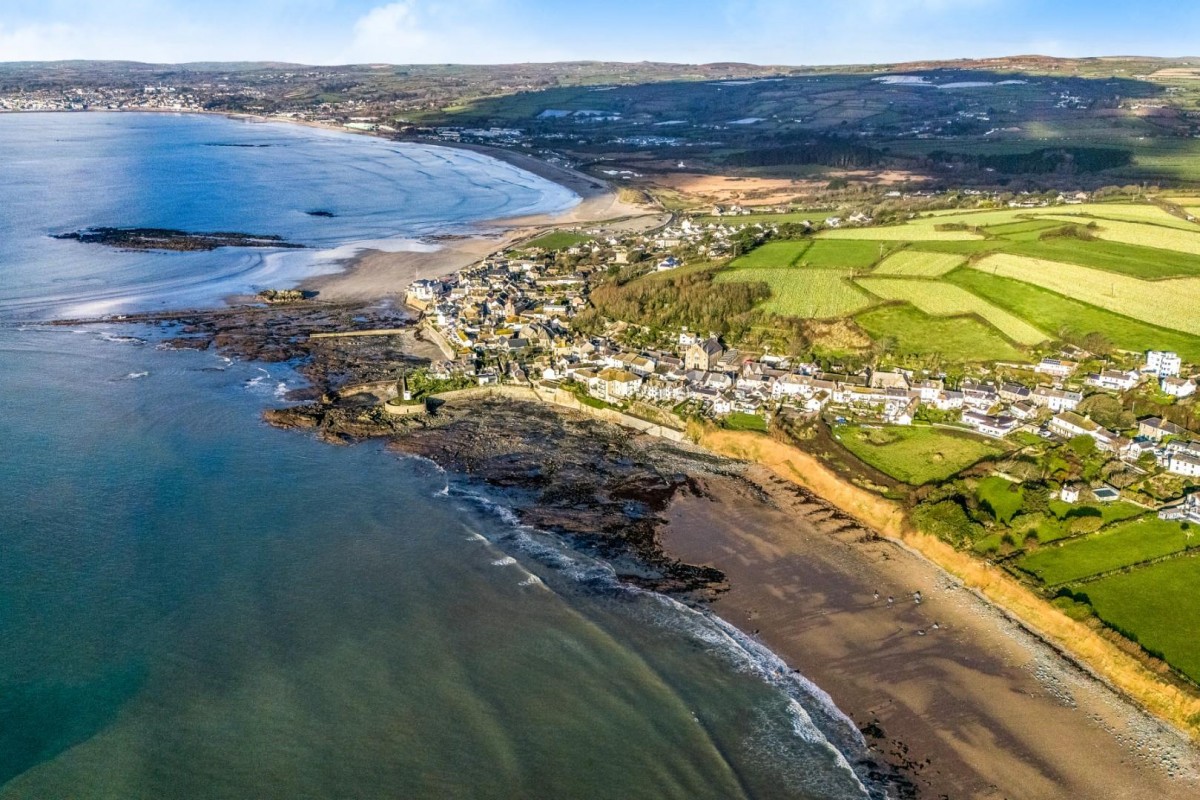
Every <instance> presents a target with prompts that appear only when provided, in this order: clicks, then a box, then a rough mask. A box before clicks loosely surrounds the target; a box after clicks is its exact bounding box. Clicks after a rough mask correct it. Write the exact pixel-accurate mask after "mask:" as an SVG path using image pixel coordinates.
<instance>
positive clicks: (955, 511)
mask: <svg viewBox="0 0 1200 800" xmlns="http://www.w3.org/2000/svg"><path fill="white" fill-rule="evenodd" d="M912 522H913V524H914V525H916V526H917V528H918V529H919V530H921V531H923V532H924V533H928V534H931V535H933V536H936V537H938V538H939V539H943V540H945V541H947V542H950V543H951V544H953V545H954V546H956V547H962V546H963V545H966V544H969V543H970V542H972V541H974V539H975V538H976V537H977V536H978V535H979V534H981V533H982V532H983V529H982V528H981V527H980V526H979V525H977V524H976V523H974V522H972V521H971V519H970V517H968V516H967V512H966V511H965V510H964V509H963V507H962V506H961V505H959V504H958V503H956V502H954V501H953V500H943V501H942V502H940V503H930V504H922V505H919V506H917V507H916V508H915V509H913V512H912Z"/></svg>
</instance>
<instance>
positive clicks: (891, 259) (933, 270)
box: [873, 250, 967, 278]
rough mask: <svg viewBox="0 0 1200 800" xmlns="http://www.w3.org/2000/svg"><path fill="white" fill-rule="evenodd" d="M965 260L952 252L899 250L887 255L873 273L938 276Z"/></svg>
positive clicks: (955, 267) (916, 276) (925, 276)
mask: <svg viewBox="0 0 1200 800" xmlns="http://www.w3.org/2000/svg"><path fill="white" fill-rule="evenodd" d="M966 261H967V259H966V258H964V257H963V256H961V255H956V254H954V253H926V252H923V251H920V250H901V251H900V252H899V253H895V254H893V255H890V256H888V257H887V258H885V259H884V260H883V262H882V263H880V264H879V266H877V267H875V269H874V270H873V274H875V275H900V276H903V277H909V278H940V277H941V276H943V275H945V274H946V273H947V272H950V271H951V270H953V269H957V268H958V267H961V266H962V265H963V264H965V263H966Z"/></svg>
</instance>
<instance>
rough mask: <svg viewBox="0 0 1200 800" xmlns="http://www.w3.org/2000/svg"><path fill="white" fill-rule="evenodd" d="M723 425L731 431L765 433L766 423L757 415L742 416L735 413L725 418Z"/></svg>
mask: <svg viewBox="0 0 1200 800" xmlns="http://www.w3.org/2000/svg"><path fill="white" fill-rule="evenodd" d="M724 425H725V427H726V428H729V429H730V430H732V431H759V432H761V433H766V432H767V421H766V420H765V419H763V418H762V417H761V416H759V415H758V414H743V413H740V412H736V413H733V414H730V415H729V416H727V417H725V419H724Z"/></svg>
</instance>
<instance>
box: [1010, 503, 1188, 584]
mask: <svg viewBox="0 0 1200 800" xmlns="http://www.w3.org/2000/svg"><path fill="white" fill-rule="evenodd" d="M1188 534H1189V531H1188V530H1187V529H1186V528H1185V527H1184V526H1183V524H1182V523H1179V522H1168V521H1165V520H1160V519H1158V518H1157V517H1148V518H1143V519H1137V520H1132V521H1130V522H1123V523H1119V524H1117V525H1114V526H1112V527H1110V528H1107V529H1105V530H1102V531H1100V532H1099V533H1094V534H1092V535H1090V536H1087V537H1084V538H1082V539H1075V540H1071V541H1068V542H1067V543H1065V544H1062V545H1058V546H1055V547H1047V548H1043V549H1041V550H1039V551H1037V552H1036V553H1030V554H1028V555H1026V556H1024V557H1023V558H1022V559H1021V560H1020V562H1019V566H1020V568H1021V569H1022V570H1024V571H1026V572H1028V573H1030V574H1032V575H1035V576H1037V577H1038V578H1039V579H1040V580H1041V581H1042V582H1043V583H1045V584H1046V585H1047V586H1058V585H1060V584H1063V583H1069V582H1071V581H1077V580H1080V579H1081V578H1087V577H1090V576H1092V575H1098V574H1100V573H1103V572H1109V571H1112V570H1116V569H1120V568H1122V567H1127V566H1130V565H1132V564H1138V563H1141V562H1143V561H1150V560H1152V559H1155V558H1162V557H1163V556H1169V555H1173V554H1175V553H1180V552H1183V551H1184V550H1187V549H1189V548H1191V547H1195V546H1200V540H1193V537H1191V536H1189V535H1188Z"/></svg>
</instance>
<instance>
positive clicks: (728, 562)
mask: <svg viewBox="0 0 1200 800" xmlns="http://www.w3.org/2000/svg"><path fill="white" fill-rule="evenodd" d="M748 477H750V478H751V479H752V481H753V483H749V484H742V485H738V484H736V483H734V482H727V481H710V482H709V483H708V484H707V485H706V488H707V490H708V492H709V497H708V498H690V497H684V498H680V499H678V500H677V501H676V502H675V504H674V505H673V506H672V507H671V509H670V510H669V524H668V526H667V528H666V529H665V532H664V534H663V537H662V543H663V546H664V547H665V549H666V550H667V552H668V553H669V554H670V555H672V556H675V557H678V558H680V559H683V560H685V561H688V562H691V563H698V564H703V565H711V566H714V567H716V568H718V569H720V570H722V571H723V572H725V574H726V576H727V578H728V582H729V588H728V591H726V592H724V593H723V594H721V595H720V596H719V598H718V599H717V600H716V601H715V604H714V610H715V611H716V612H717V613H718V614H720V615H721V616H723V617H724V618H725V619H727V620H729V621H730V622H732V623H733V624H735V625H737V626H739V627H741V628H742V629H743V630H746V631H748V632H753V633H755V634H756V635H757V636H758V637H759V638H760V639H761V641H762V642H763V643H764V644H766V645H767V646H769V647H770V648H771V649H773V650H774V651H775V652H776V653H778V654H779V655H780V656H781V657H782V658H784V660H785V661H787V662H788V663H789V664H790V665H791V666H792V667H793V668H795V669H798V670H799V671H800V672H801V673H802V674H804V675H805V676H806V677H808V678H810V679H811V680H813V681H814V682H815V683H816V684H817V685H818V686H820V687H821V688H822V689H824V690H825V691H827V692H829V693H830V695H832V697H833V699H834V701H835V702H836V703H837V705H838V707H839V708H841V709H842V710H843V711H844V712H845V713H846V714H848V715H849V716H850V717H851V718H852V719H853V720H854V722H855V723H856V724H857V725H858V726H859V727H860V728H861V729H863V730H864V731H865V732H866V733H867V736H868V741H869V742H870V743H871V744H872V745H873V747H874V748H875V749H876V750H877V752H878V753H879V755H880V756H881V757H882V758H885V759H886V760H888V761H889V762H891V763H892V764H895V765H898V766H899V767H900V768H901V769H902V771H903V772H904V773H905V774H906V775H907V776H908V777H909V778H910V779H911V780H912V781H913V782H914V784H915V785H916V786H917V788H918V791H919V796H921V797H948V798H997V799H998V798H1026V799H1035V798H1046V800H1050V798H1130V799H1131V800H1132V798H1143V797H1164V798H1165V797H1170V798H1190V797H1200V759H1198V758H1197V753H1196V751H1195V750H1194V749H1193V748H1192V746H1191V745H1190V744H1189V743H1188V742H1187V741H1186V740H1185V739H1184V737H1183V736H1182V735H1181V734H1179V733H1178V732H1176V731H1175V730H1174V729H1172V728H1170V727H1168V726H1167V725H1165V724H1163V723H1162V722H1160V721H1158V720H1156V719H1154V718H1153V717H1151V716H1149V715H1148V714H1146V713H1143V712H1142V711H1140V710H1138V709H1136V708H1134V707H1133V706H1132V705H1131V704H1129V703H1128V702H1126V701H1124V700H1123V699H1122V698H1120V697H1119V696H1117V695H1116V694H1115V693H1114V692H1113V691H1111V690H1110V689H1109V688H1107V687H1106V686H1105V685H1103V684H1101V683H1100V682H1098V681H1096V680H1094V679H1093V678H1091V677H1090V676H1088V675H1087V674H1086V673H1084V672H1082V671H1081V670H1079V669H1078V668H1077V667H1075V666H1073V665H1072V664H1071V663H1070V662H1068V661H1067V660H1066V659H1064V658H1063V657H1062V656H1060V655H1059V654H1058V653H1057V652H1056V651H1055V650H1053V649H1052V648H1050V647H1049V646H1048V645H1046V644H1044V643H1043V642H1041V641H1039V640H1038V639H1036V638H1035V637H1033V636H1032V635H1030V634H1029V633H1027V632H1026V631H1025V630H1024V629H1022V628H1021V627H1020V626H1018V625H1017V624H1016V623H1014V622H1012V621H1011V620H1009V619H1008V618H1006V617H1005V616H1004V615H1003V614H1002V613H1001V612H1000V611H998V610H997V609H996V608H995V607H993V606H992V605H990V604H988V603H986V602H985V601H983V600H982V599H980V598H979V597H978V596H977V595H975V594H974V593H972V592H970V591H968V590H967V589H965V588H963V587H962V586H961V584H959V583H958V582H956V581H954V580H953V579H952V578H950V577H949V576H948V575H947V574H946V573H944V572H943V571H941V570H940V569H938V568H936V567H935V566H933V565H932V564H930V563H929V562H928V561H926V560H924V559H923V558H921V557H920V556H918V555H916V554H914V553H912V552H910V551H908V550H906V549H904V548H903V547H901V546H900V545H898V544H894V543H892V542H890V541H888V540H885V539H881V538H879V537H876V536H874V535H873V534H872V533H871V532H869V531H868V530H866V529H864V528H863V527H861V526H860V525H858V524H857V523H856V522H854V521H853V520H852V519H851V518H849V517H847V516H846V515H844V514H842V513H840V512H838V511H836V510H835V509H833V508H832V507H830V506H829V505H827V504H825V503H824V502H822V501H820V500H819V499H816V498H814V497H813V496H812V495H809V494H808V493H806V492H804V491H803V490H801V489H799V488H798V487H796V486H794V485H792V484H790V483H786V482H784V481H782V480H781V479H780V478H778V477H777V476H775V475H774V474H773V473H771V472H769V471H768V470H766V469H763V468H760V467H752V468H751V470H750V472H749V473H748ZM876 592H878V593H879V596H878V598H876V596H875V593H876ZM915 592H920V593H921V602H920V603H917V602H916V600H915V599H914V593H915ZM889 596H890V597H892V598H894V601H893V602H892V603H889V602H888V598H889ZM935 625H936V627H935Z"/></svg>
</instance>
